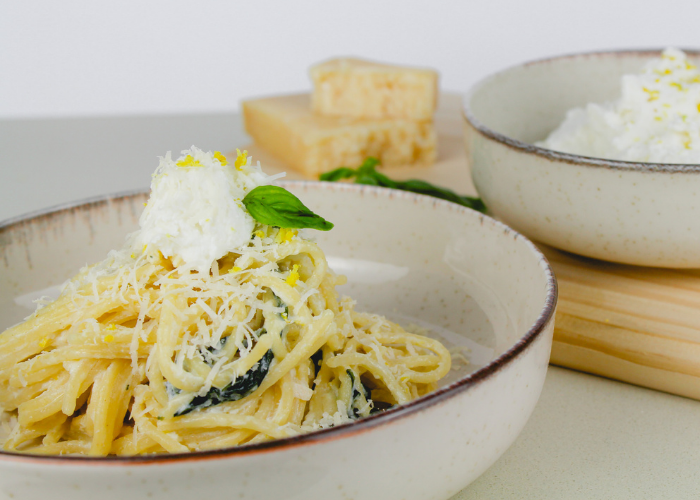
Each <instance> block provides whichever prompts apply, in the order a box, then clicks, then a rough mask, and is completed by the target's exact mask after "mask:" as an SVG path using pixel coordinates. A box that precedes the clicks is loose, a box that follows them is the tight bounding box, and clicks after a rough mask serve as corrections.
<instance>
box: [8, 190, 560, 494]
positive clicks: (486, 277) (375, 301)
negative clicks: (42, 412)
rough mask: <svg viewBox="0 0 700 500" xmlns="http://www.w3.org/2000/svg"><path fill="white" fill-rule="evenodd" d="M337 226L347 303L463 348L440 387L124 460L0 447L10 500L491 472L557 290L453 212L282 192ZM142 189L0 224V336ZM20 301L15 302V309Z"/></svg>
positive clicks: (376, 486)
mask: <svg viewBox="0 0 700 500" xmlns="http://www.w3.org/2000/svg"><path fill="white" fill-rule="evenodd" d="M285 186H286V187H287V188H288V189H290V190H292V191H293V192H295V193H296V194H297V195H298V196H299V197H300V198H301V199H302V200H303V201H304V202H305V203H306V204H307V205H308V206H309V207H310V208H312V209H313V210H315V211H316V212H317V213H319V214H322V215H323V216H324V217H326V218H327V219H329V220H331V221H332V222H334V223H335V225H336V226H335V229H333V230H332V231H330V232H329V233H319V234H318V240H319V243H320V245H321V246H322V248H324V249H325V251H326V253H327V255H328V256H329V262H330V263H331V266H332V267H334V268H335V269H336V270H337V271H339V272H342V273H346V274H347V275H348V277H349V284H348V285H347V286H345V287H344V288H345V289H344V290H342V292H343V293H347V294H349V295H351V296H354V297H355V298H357V299H358V308H360V309H364V310H371V311H376V312H380V313H384V314H387V315H389V316H391V317H393V318H396V319H398V320H399V321H400V322H403V323H404V324H405V323H418V324H421V323H422V324H424V325H425V324H429V325H432V327H433V328H434V331H436V332H438V333H439V334H440V335H441V336H442V339H443V340H445V341H447V342H448V343H450V344H458V345H466V346H470V347H471V354H468V356H471V358H472V362H473V364H472V365H470V366H463V365H460V364H459V363H458V362H455V365H456V366H457V368H458V369H457V370H456V371H455V372H453V373H452V374H451V375H450V376H449V379H448V380H447V381H446V382H445V383H444V384H443V385H442V386H441V387H440V388H439V390H437V391H436V392H434V393H432V394H429V395H427V396H425V397H423V398H420V399H418V400H415V401H413V402H411V403H409V404H407V405H405V406H403V407H397V408H394V409H391V410H389V411H387V412H385V413H382V414H377V415H374V416H371V417H368V418H365V419H362V420H359V421H356V422H354V423H351V424H348V425H344V426H340V427H336V428H332V429H326V430H323V431H319V432H315V433H311V434H307V435H302V436H299V437H294V438H289V439H282V440H278V441H270V442H266V443H262V444H255V445H250V446H242V447H239V448H229V449H223V450H217V451H210V452H198V453H191V454H181V455H160V456H148V457H133V458H84V457H36V456H26V455H18V454H12V453H3V452H0V491H1V492H3V494H4V495H7V498H12V495H14V498H22V499H28V500H31V499H42V500H45V499H46V498H70V499H71V500H80V499H85V500H87V499H90V500H94V499H95V498H100V499H103V500H110V499H115V500H117V499H118V500H124V499H125V498H128V499H129V500H136V499H146V498H169V499H170V498H189V497H191V496H196V497H198V498H245V499H260V500H264V499H271V498H285V499H304V500H313V499H319V500H320V499H323V500H328V499H334V498H339V499H340V498H356V499H381V500H389V499H416V500H418V499H420V500H426V499H446V498H448V497H449V496H451V495H453V494H455V493H456V492H457V491H459V490H460V489H461V488H463V487H464V486H466V485H467V484H468V483H469V482H471V481H473V480H474V479H475V478H476V477H477V476H479V474H481V473H482V472H483V471H484V470H486V469H487V468H488V467H489V466H490V465H491V464H492V463H493V462H494V461H495V460H496V459H497V458H498V457H499V456H500V455H501V454H502V453H503V452H504V451H505V450H506V449H507V448H508V446H510V444H511V443H512V442H513V440H514V439H515V438H516V436H517V435H518V433H519V432H520V431H521V430H522V428H523V426H524V425H525V422H526V421H527V419H528V417H529V416H530V413H531V412H532V410H533V408H534V406H535V403H536V402H537V399H538V397H539V395H540V391H541V389H542V384H543V382H544V377H545V373H546V370H547V363H548V360H549V352H550V347H551V342H552V330H553V318H554V309H555V303H556V294H557V292H556V283H555V281H554V278H553V276H552V272H551V270H550V268H549V265H548V264H547V261H546V260H545V258H544V257H543V256H542V254H540V253H539V251H538V250H537V249H536V248H535V247H534V246H533V245H532V243H530V242H529V241H528V240H527V239H525V238H524V237H523V236H521V235H519V234H517V233H515V232H514V231H512V230H511V229H509V228H508V227H506V226H504V225H503V224H501V223H500V222H497V221H494V220H493V219H491V218H489V217H486V216H483V215H481V214H479V213H477V212H474V211H472V210H469V209H465V208H462V207H460V206H457V205H454V204H451V203H447V202H443V201H441V200H436V199H434V198H428V197H425V196H420V195H413V194H409V193H403V192H399V191H391V190H386V189H382V188H375V187H369V186H357V185H348V184H330V183H304V182H290V183H285ZM145 199H146V195H145V194H143V193H136V194H127V195H118V196H113V197H108V198H102V199H98V200H93V201H91V202H89V203H83V204H79V205H75V206H70V207H64V208H60V209H58V210H54V211H48V212H45V213H42V214H38V215H33V216H30V217H26V218H22V219H19V220H15V221H10V222H8V223H6V224H5V225H4V226H0V318H1V322H2V324H0V327H1V328H4V327H7V326H9V324H12V323H14V322H16V321H18V320H19V319H20V318H21V317H22V316H24V315H26V314H28V313H29V310H28V309H26V308H25V307H23V306H21V305H20V304H26V302H27V297H28V296H31V294H32V293H34V292H36V291H37V290H42V289H45V288H47V287H50V286H52V285H56V284H59V283H61V282H62V281H63V280H65V279H67V278H69V277H70V276H72V275H73V274H74V273H75V272H76V270H77V269H78V268H79V267H80V266H82V265H84V264H85V263H87V262H91V261H96V260H99V259H101V258H103V257H104V255H105V254H106V252H107V251H108V250H109V249H111V248H116V247H120V246H121V244H122V242H123V239H124V236H125V235H126V234H127V233H128V232H130V231H133V230H134V229H135V228H136V227H137V220H138V215H139V213H140V211H141V209H142V204H143V201H144V200H145ZM18 297H19V299H18Z"/></svg>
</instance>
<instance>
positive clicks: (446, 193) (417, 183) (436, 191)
mask: <svg viewBox="0 0 700 500" xmlns="http://www.w3.org/2000/svg"><path fill="white" fill-rule="evenodd" d="M398 184H399V186H400V187H399V189H403V190H404V191H411V192H413V193H419V194H426V195H428V196H434V197H435V198H440V199H443V200H447V201H451V202H452V203H457V204H458V205H462V206H463V207H467V208H472V209H474V210H477V211H479V212H485V211H486V205H484V202H483V201H481V198H475V197H473V196H462V195H459V194H457V193H455V192H454V191H452V190H450V189H447V188H441V187H438V186H434V185H433V184H430V183H429V182H426V181H422V180H419V179H411V180H408V181H404V182H399V183H398Z"/></svg>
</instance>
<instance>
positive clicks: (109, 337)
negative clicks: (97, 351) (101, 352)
mask: <svg viewBox="0 0 700 500" xmlns="http://www.w3.org/2000/svg"><path fill="white" fill-rule="evenodd" d="M103 340H104V341H105V342H106V343H107V344H109V343H110V342H114V335H112V334H111V333H108V334H107V335H105V337H104V339H103Z"/></svg>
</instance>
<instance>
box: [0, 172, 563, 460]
mask: <svg viewBox="0 0 700 500" xmlns="http://www.w3.org/2000/svg"><path fill="white" fill-rule="evenodd" d="M279 184H280V185H282V186H285V187H290V188H297V189H301V190H320V191H330V192H333V191H336V192H354V193H357V194H358V195H359V196H361V197H363V196H375V197H385V198H388V199H394V198H395V199H405V200H410V201H413V202H414V203H421V204H425V205H426V207H428V208H433V209H447V210H450V211H453V212H457V213H464V214H466V215H467V216H468V217H474V216H477V217H479V219H480V223H481V224H482V225H483V224H485V223H489V224H492V225H493V226H494V230H500V231H503V232H504V233H505V234H510V235H511V236H512V237H513V238H514V239H520V240H522V241H523V242H525V244H526V246H527V247H528V248H529V250H530V251H531V252H532V254H533V257H535V258H537V259H538V261H539V266H540V268H541V269H542V272H543V273H544V275H545V277H546V282H547V293H546V297H545V302H544V305H543V306H542V309H541V310H540V314H539V316H538V318H537V320H536V321H535V323H534V324H533V325H532V326H531V327H530V329H529V330H528V331H527V333H525V335H523V336H522V337H521V338H520V339H519V340H518V341H517V342H516V343H515V344H514V345H513V346H512V347H511V348H510V349H508V350H507V351H506V352H504V353H503V354H501V355H500V356H499V357H497V358H496V359H494V360H492V361H491V362H490V363H489V364H488V365H486V366H484V367H482V368H480V369H478V370H476V371H474V372H472V373H470V374H469V375H466V376H465V377H463V378H460V379H459V380H456V381H455V382H453V383H451V384H449V385H447V386H445V387H442V388H440V389H438V390H436V391H434V392H431V393H429V394H427V395H425V396H422V397H420V398H418V399H415V400H413V401H411V402H409V403H407V404H405V405H401V406H398V407H395V408H391V409H389V410H386V411H384V412H381V413H376V414H374V415H371V416H369V417H365V418H363V419H360V420H357V421H354V422H352V423H348V424H343V425H340V426H338V427H332V428H329V429H322V430H318V431H314V432H310V433H307V434H300V435H298V436H293V437H288V438H282V439H275V440H271V441H266V442H263V443H257V444H252V445H242V446H238V447H229V448H222V449H217V450H207V451H194V452H190V453H172V454H159V455H146V456H126V457H125V456H118V457H113V456H109V457H86V456H43V455H27V454H22V453H16V452H9V451H0V463H2V462H4V461H11V462H25V463H26V462H30V463H33V464H37V465H41V464H43V465H64V466H67V465H73V466H86V465H94V466H99V465H115V466H116V465H122V466H128V465H137V464H138V465H166V464H169V463H182V462H186V461H194V460H212V459H226V458H233V457H246V456H250V455H253V454H260V453H270V452H275V451H283V450H288V449H291V448H294V447H297V446H303V445H311V444H314V443H324V442H328V441H332V440H335V439H340V438H348V437H351V436H353V435H356V434H360V433H364V432H367V431H370V430H372V429H374V428H376V427H380V426H382V425H386V424H389V423H391V422H394V421H396V420H398V419H401V418H404V417H407V416H409V415H412V414H414V413H416V412H419V411H422V410H425V409H427V408H429V407H432V406H434V405H436V404H438V403H440V402H442V401H444V400H447V399H449V398H451V397H454V396H456V395H457V394H460V393H462V392H464V391H466V390H468V389H469V388H471V387H474V386H475V385H477V384H479V383H480V382H482V381H484V380H487V379H489V378H491V377H492V376H493V375H495V374H496V373H498V372H499V371H501V370H503V369H504V368H505V367H506V366H508V365H509V364H510V363H511V362H512V361H513V360H514V359H515V358H517V357H518V356H519V355H520V354H521V353H523V352H524V351H525V350H526V349H527V348H528V347H529V346H530V345H531V344H532V343H533V342H534V341H535V340H536V339H537V338H539V337H540V336H541V335H542V333H543V332H544V331H545V330H546V328H547V326H548V325H549V324H550V323H551V322H552V321H553V320H554V311H555V308H556V304H557V297H558V288H557V281H556V279H555V278H554V273H553V271H552V268H551V267H550V265H549V262H548V261H547V259H546V257H545V256H544V255H543V254H542V252H540V250H539V249H538V248H537V247H536V246H535V245H534V244H533V243H532V242H531V241H530V240H528V239H527V238H526V237H525V236H523V235H521V234H520V233H518V232H516V231H515V230H513V229H511V228H510V227H508V226H506V225H505V224H503V223H502V222H499V221H497V220H495V219H493V218H491V217H489V216H487V215H484V214H481V213H479V212H476V211H474V210H472V209H469V208H466V207H462V206H460V205H457V204H455V203H452V202H448V201H444V200H440V199H437V198H432V197H430V196H425V195H421V194H415V193H409V192H405V191H398V190H394V189H387V188H382V187H376V186H365V185H359V184H348V183H329V182H318V181H283V182H279ZM147 193H148V191H147V190H135V191H128V192H122V193H116V194H112V195H105V196H99V197H94V198H89V199H86V200H82V201H78V202H74V203H68V204H62V205H58V206H55V207H51V208H48V209H46V210H41V211H37V212H33V213H30V214H27V215H24V216H20V217H16V218H13V219H9V220H6V221H4V222H0V235H2V233H3V232H4V231H7V230H10V229H12V228H13V227H15V226H18V225H21V224H28V223H32V222H35V221H36V220H38V219H42V218H51V217H55V216H58V215H60V214H62V213H65V212H68V211H71V210H73V211H75V210H87V211H90V210H92V209H94V208H97V207H99V206H104V205H106V204H109V203H111V202H113V201H119V200H124V199H128V198H134V197H137V196H144V195H146V194H147Z"/></svg>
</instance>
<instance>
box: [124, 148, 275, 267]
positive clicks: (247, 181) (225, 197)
mask: <svg viewBox="0 0 700 500" xmlns="http://www.w3.org/2000/svg"><path fill="white" fill-rule="evenodd" d="M278 177H280V176H279V175H277V176H268V175H267V174H265V173H264V172H262V170H261V169H260V165H252V164H251V160H250V158H248V157H247V155H246V154H245V153H239V155H238V157H237V158H236V160H235V162H234V164H233V165H230V164H229V163H228V160H227V159H226V157H224V156H223V155H222V154H221V153H219V152H215V153H212V152H205V151H202V150H201V149H198V148H196V147H194V146H192V148H191V149H189V150H185V151H182V155H181V156H180V157H179V158H178V159H176V160H173V159H172V156H171V154H170V153H169V152H168V153H167V154H166V155H165V156H164V157H160V164H159V165H158V168H157V169H156V171H155V172H154V174H153V178H152V181H151V195H150V198H149V200H148V203H147V204H146V208H145V209H144V211H143V213H142V214H141V218H140V220H139V225H140V230H138V231H137V232H136V233H135V234H134V235H133V237H132V241H133V250H134V251H135V252H138V253H139V254H140V253H142V252H144V251H145V250H146V249H147V250H148V251H154V250H157V251H160V252H161V253H162V254H163V256H165V257H169V258H173V262H174V263H176V265H177V266H178V267H180V266H184V267H185V268H189V269H192V270H195V271H198V272H202V273H208V272H209V270H210V269H211V266H212V264H213V263H214V261H215V260H217V259H220V258H221V257H223V256H224V255H226V254H227V253H229V252H231V251H234V250H236V249H237V248H240V247H243V246H245V245H247V244H248V243H249V242H250V240H251V237H252V234H253V230H254V229H255V220H254V219H253V217H251V215H250V214H249V213H248V212H247V211H246V208H245V206H244V205H243V203H242V201H241V200H242V199H243V198H244V197H245V195H246V194H248V192H250V191H251V190H253V189H254V188H256V187H258V186H262V185H266V184H270V183H271V182H272V181H274V180H275V179H277V178H278Z"/></svg>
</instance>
